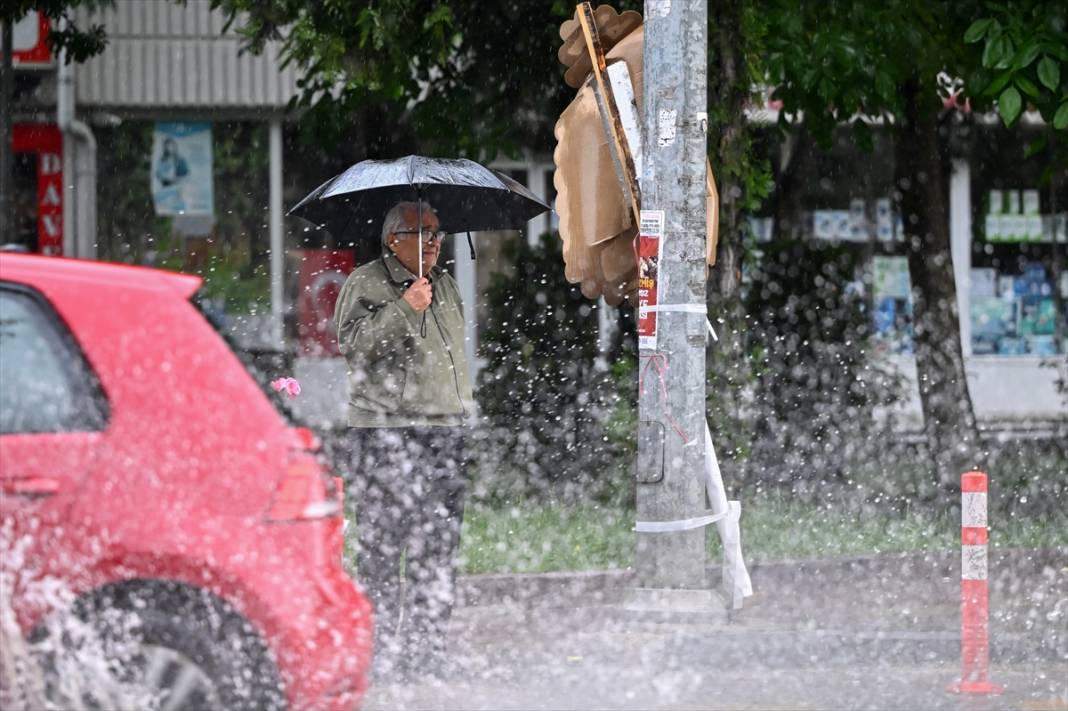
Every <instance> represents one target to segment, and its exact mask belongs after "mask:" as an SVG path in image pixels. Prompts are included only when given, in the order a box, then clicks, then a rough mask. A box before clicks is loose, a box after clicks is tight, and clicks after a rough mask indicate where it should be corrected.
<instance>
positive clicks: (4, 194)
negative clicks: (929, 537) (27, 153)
mask: <svg viewBox="0 0 1068 711" xmlns="http://www.w3.org/2000/svg"><path fill="white" fill-rule="evenodd" d="M13 44H14V41H13V39H12V24H11V23H10V22H6V21H5V22H2V23H0V244H2V243H4V242H8V241H10V242H14V241H15V195H14V192H15V176H14V174H13V169H14V166H15V163H14V158H13V156H12V155H11V149H12V143H13V137H12V128H11V113H12V109H11V102H12V100H13V98H14V97H13V94H14V90H13V89H12V87H13V85H14V75H15V71H14V68H13V67H12V58H11V53H12V52H13V51H14V47H13Z"/></svg>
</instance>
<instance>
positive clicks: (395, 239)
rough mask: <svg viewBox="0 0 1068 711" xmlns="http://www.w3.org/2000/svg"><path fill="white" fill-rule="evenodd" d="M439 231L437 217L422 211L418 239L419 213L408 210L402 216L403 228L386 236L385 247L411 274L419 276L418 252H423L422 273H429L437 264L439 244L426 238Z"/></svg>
mask: <svg viewBox="0 0 1068 711" xmlns="http://www.w3.org/2000/svg"><path fill="white" fill-rule="evenodd" d="M439 229H440V226H439V223H438V216H437V215H435V214H434V213H433V212H431V211H430V210H425V209H424V210H423V239H422V240H420V239H419V234H418V232H419V211H418V210H417V209H414V208H413V209H409V210H408V211H407V212H406V213H405V215H404V227H403V228H402V229H400V230H398V231H397V232H394V233H392V234H389V235H387V237H386V245H387V246H389V248H390V249H391V250H393V253H394V254H395V255H397V259H398V260H400V263H401V264H403V265H404V266H405V268H407V269H408V271H410V272H411V273H412V274H416V275H418V274H419V250H420V248H422V251H423V273H424V274H426V273H427V272H428V271H430V269H431V267H433V266H434V265H435V264H437V263H438V256H439V255H440V254H441V242H440V241H439V240H437V239H431V240H430V242H429V244H428V243H427V241H426V240H427V238H428V237H429V236H436V235H437V232H438V230H439Z"/></svg>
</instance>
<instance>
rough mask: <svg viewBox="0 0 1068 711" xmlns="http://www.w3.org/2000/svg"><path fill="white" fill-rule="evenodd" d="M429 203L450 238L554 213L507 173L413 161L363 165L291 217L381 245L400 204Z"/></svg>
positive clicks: (466, 163) (454, 162)
mask: <svg viewBox="0 0 1068 711" xmlns="http://www.w3.org/2000/svg"><path fill="white" fill-rule="evenodd" d="M416 200H423V201H425V202H428V203H430V205H431V206H432V207H434V208H435V210H437V214H438V220H439V222H440V223H441V229H443V230H444V231H445V232H448V233H450V234H451V233H456V232H475V231H478V230H506V229H519V228H521V227H522V226H523V225H524V224H526V222H527V221H528V220H531V219H533V218H534V217H537V216H538V215H540V214H541V213H543V212H545V211H546V210H548V209H549V206H548V205H546V204H545V203H544V202H543V201H542V200H540V199H539V198H538V197H537V196H536V195H534V193H532V192H530V191H529V190H527V189H526V188H525V187H523V186H522V185H521V184H520V183H518V182H516V181H515V180H513V179H512V178H509V177H508V176H507V175H504V174H503V173H499V172H497V171H495V170H490V169H489V168H486V167H485V166H482V165H479V164H478V163H475V162H474V161H470V160H465V159H462V158H461V159H442V158H424V157H422V156H407V157H404V158H396V159H393V160H365V161H360V162H359V163H357V164H356V165H354V166H352V167H351V168H349V169H348V170H346V171H345V172H344V173H341V174H340V175H338V176H336V177H334V178H331V179H330V180H328V181H326V182H325V183H323V184H322V185H320V186H319V187H318V188H316V189H315V190H313V191H312V192H311V193H310V194H309V195H308V196H307V197H305V198H304V199H303V200H301V201H300V202H299V203H297V205H296V206H295V207H294V208H293V209H291V210H290V211H289V214H290V215H296V216H297V217H302V218H304V219H306V220H308V221H309V222H313V223H315V224H316V225H319V226H320V227H322V228H324V229H326V230H328V231H329V232H330V233H331V234H333V235H334V237H336V238H338V239H340V238H342V237H350V238H352V239H375V240H377V239H378V238H379V237H380V236H381V233H382V221H383V220H384V219H385V216H386V213H387V212H388V211H389V209H390V208H391V207H393V206H394V205H396V204H397V203H398V202H406V201H416Z"/></svg>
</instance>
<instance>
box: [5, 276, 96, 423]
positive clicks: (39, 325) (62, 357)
mask: <svg viewBox="0 0 1068 711" xmlns="http://www.w3.org/2000/svg"><path fill="white" fill-rule="evenodd" d="M0 383H3V387H0V434H26V433H44V432H83V431H95V430H102V429H103V428H104V427H105V425H106V423H107V401H106V400H105V398H104V397H103V393H102V391H101V388H100V382H99V380H98V379H97V377H96V374H95V373H93V371H92V370H91V369H90V367H89V364H88V362H87V361H86V359H85V358H84V356H83V355H82V353H81V351H80V350H79V348H78V346H77V343H76V341H75V339H74V337H73V336H72V335H71V333H70V331H69V330H68V329H67V327H66V325H64V324H63V322H62V321H61V320H60V318H59V316H57V315H56V313H55V311H53V310H52V308H51V306H49V305H48V303H47V302H46V301H45V299H44V297H43V296H41V295H40V294H38V293H37V292H35V291H33V290H31V289H29V288H26V287H22V286H16V285H0Z"/></svg>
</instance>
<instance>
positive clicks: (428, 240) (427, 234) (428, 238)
mask: <svg viewBox="0 0 1068 711" xmlns="http://www.w3.org/2000/svg"><path fill="white" fill-rule="evenodd" d="M419 233H420V230H400V231H398V232H394V233H393V234H395V235H418V234H419ZM422 234H423V244H433V243H434V242H440V241H442V240H443V239H445V230H437V231H430V230H422Z"/></svg>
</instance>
